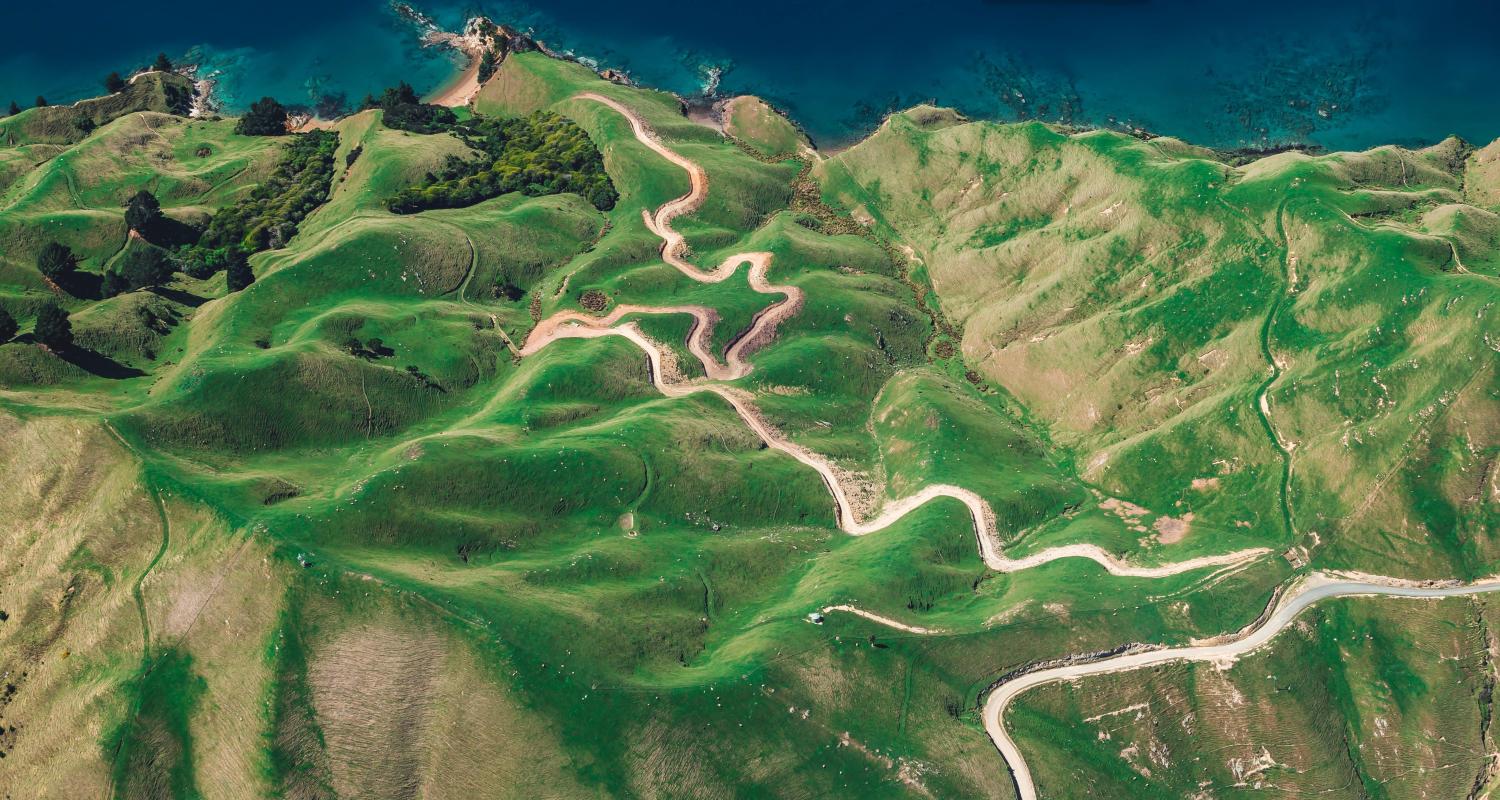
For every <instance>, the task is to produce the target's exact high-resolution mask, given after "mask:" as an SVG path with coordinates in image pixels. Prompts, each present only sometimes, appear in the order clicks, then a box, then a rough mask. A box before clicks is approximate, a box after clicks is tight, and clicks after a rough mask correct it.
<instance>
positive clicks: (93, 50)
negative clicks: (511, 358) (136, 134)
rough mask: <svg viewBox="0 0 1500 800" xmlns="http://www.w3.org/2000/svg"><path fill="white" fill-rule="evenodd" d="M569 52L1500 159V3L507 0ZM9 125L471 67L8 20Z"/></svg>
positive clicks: (451, 14) (90, 7)
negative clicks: (179, 64)
mask: <svg viewBox="0 0 1500 800" xmlns="http://www.w3.org/2000/svg"><path fill="white" fill-rule="evenodd" d="M414 5H415V6H416V7H417V8H419V9H420V10H422V11H423V12H425V13H427V14H429V15H431V16H432V17H434V18H435V19H436V20H438V22H439V23H441V24H442V25H444V26H445V27H449V28H457V27H459V26H461V24H462V22H463V20H464V19H465V18H466V17H468V16H469V15H471V14H474V13H485V14H488V15H489V16H490V17H491V18H493V19H495V20H496V21H497V22H506V23H509V24H512V25H515V26H516V27H518V28H521V29H523V30H530V31H532V32H533V33H534V34H535V35H536V36H537V37H538V38H540V39H541V40H542V41H544V42H545V43H547V44H548V45H549V46H551V47H553V48H554V49H559V50H565V51H571V52H573V53H574V54H576V55H578V56H580V57H586V58H588V59H590V60H592V61H595V62H597V63H598V64H599V65H601V66H610V67H615V68H620V69H624V70H626V71H628V72H629V73H631V74H632V75H633V76H634V77H635V78H636V79H637V80H638V81H640V82H642V83H646V84H649V85H654V86H659V87H662V88H666V89H671V90H673V91H676V92H679V93H681V94H685V95H686V94H692V93H696V92H700V91H702V90H703V88H704V86H705V85H706V84H710V83H712V82H714V81H715V80H717V82H718V88H719V90H720V91H721V92H725V93H744V92H749V93H755V94H759V95H761V96H763V97H766V98H768V99H769V100H771V101H772V102H773V103H775V104H776V105H778V106H779V107H781V108H783V109H785V110H787V111H788V112H789V113H791V115H792V116H793V117H794V118H795V119H796V120H797V121H798V122H800V123H801V124H802V125H803V126H804V127H805V128H806V129H807V130H808V131H809V132H810V133H811V134H812V135H813V137H814V138H815V139H816V140H818V142H819V143H820V144H824V145H837V144H840V143H844V142H847V141H849V140H850V139H852V138H855V137H857V136H859V135H861V134H862V133H864V132H866V131H868V130H869V129H870V128H871V127H872V126H873V125H874V124H875V123H877V122H878V121H879V120H880V118H881V117H882V116H883V115H884V114H885V113H886V112H887V111H889V110H891V109H895V108H901V107H905V106H908V105H911V104H914V103H917V102H923V101H935V102H938V103H940V104H944V105H952V106H956V107H958V108H959V109H960V110H962V111H964V112H965V113H967V114H969V115H971V116H976V117H990V118H998V119H1020V118H1038V119H1044V120H1048V121H1066V122H1072V123H1076V124H1086V125H1105V126H1116V125H1128V126H1135V127H1140V128H1144V129H1147V130H1150V131H1152V132H1155V133H1162V134H1170V135H1174V136H1180V137H1182V138H1185V139H1188V140H1190V141H1193V142H1196V143H1200V144H1207V145H1212V146H1217V147H1237V146H1250V145H1266V144H1273V145H1274V144H1287V143H1300V144H1315V145H1321V146H1323V147H1326V148H1329V149H1348V148H1363V147H1369V146H1373V145H1377V144H1384V143H1399V144H1409V145H1417V144H1423V143H1430V142H1433V141H1436V140H1438V139H1440V138H1442V137H1443V136H1445V135H1447V134H1450V133H1457V134H1459V135H1461V136H1464V137H1465V138H1467V139H1469V140H1470V141H1473V142H1488V141H1490V140H1491V139H1494V138H1496V137H1500V2H1495V0H1488V1H1487V2H1476V1H1475V0H1406V1H1405V2H1399V3H1398V2H1390V1H1389V0H1365V1H1364V2H1352V1H1351V0H1331V1H1325V2H1308V0H1301V1H1300V2H1289V1H1288V0H1261V2H1256V3H1245V2H1240V3H1233V4H1228V3H1223V4H1220V3H1212V2H1207V0H1200V1H1199V2H1190V1H1189V0H1092V1H1091V0H1051V1H1050V2H1048V1H1047V0H1034V1H1033V2H1022V1H1020V0H948V1H947V2H945V1H944V0H929V1H928V2H909V1H908V2H897V1H896V0H864V2H858V3H854V2H818V1H817V0H800V2H794V1H793V0H746V1H744V2H724V1H723V0H717V1H715V0H691V1H689V0H633V1H632V2H622V1H620V0H616V1H615V2H609V3H604V2H598V1H597V0H545V2H543V1H542V0H532V1H531V2H521V1H520V0H497V1H495V2H484V3H456V2H452V0H430V1H429V2H422V1H421V0H419V1H418V2H416V3H414ZM0 30H4V31H6V32H7V33H8V34H9V35H8V36H7V37H6V39H7V45H8V48H7V49H6V50H4V51H3V52H0V103H4V102H7V101H8V100H9V99H11V98H15V99H16V100H18V101H19V102H20V103H21V104H22V105H27V104H29V103H30V101H31V99H32V98H34V97H35V96H36V95H38V94H42V95H45V96H46V97H47V98H48V99H49V100H51V101H53V102H66V101H71V100H75V99H78V98H80V97H85V96H89V95H92V94H96V93H98V90H97V88H96V87H98V85H99V80H100V78H101V77H102V76H103V75H104V74H105V73H107V72H109V71H110V70H120V71H122V72H123V71H126V70H128V69H129V68H132V67H135V66H140V65H143V64H145V63H146V62H147V61H149V60H150V59H151V57H152V56H154V55H155V53H156V52H157V51H159V50H162V51H165V52H166V53H167V54H168V55H169V56H171V57H173V58H174V59H178V60H188V61H194V62H198V63H202V64H203V65H204V69H205V70H206V71H212V72H215V73H217V74H218V76H219V86H218V91H219V93H220V95H221V96H222V98H223V100H224V102H225V104H226V106H227V108H228V109H229V110H231V111H232V110H235V109H236V108H242V107H243V106H245V105H247V104H248V103H249V102H250V101H252V100H254V99H256V98H258V97H260V96H261V95H265V94H270V95H274V96H276V97H277V98H279V99H281V100H282V101H283V102H286V103H289V104H293V103H295V104H302V105H308V106H312V105H315V104H317V103H319V102H322V103H323V104H324V105H330V104H335V103H336V102H337V101H338V99H339V97H340V96H343V97H344V98H345V99H346V101H348V102H357V100H358V99H359V98H361V97H363V95H364V94H365V93H367V92H372V91H378V90H379V89H380V88H381V87H383V86H385V85H388V84H392V83H394V82H395V81H397V80H402V79H404V80H407V81H408V82H410V83H412V84H413V85H414V86H416V87H417V88H418V89H420V90H424V91H425V90H430V89H433V88H436V87H437V86H438V85H439V84H441V83H442V82H443V81H444V80H445V79H446V78H448V77H449V76H450V75H451V74H452V73H453V71H454V69H455V68H456V63H455V61H454V57H453V56H452V55H451V54H448V53H442V52H438V51H433V50H424V49H422V48H421V47H420V46H419V42H418V35H417V31H416V29H415V28H414V27H413V26H412V25H410V24H408V23H406V22H404V21H403V20H402V19H401V18H400V17H399V16H398V15H397V14H395V13H394V12H393V11H392V10H391V6H390V3H389V0H321V1H320V0H301V2H292V0H258V2H253V3H252V2H239V3H236V2H219V3H200V4H193V5H188V4H180V3H171V4H168V3H155V2H151V0H136V2H130V3H123V2H119V0H114V1H113V2H97V0H78V1H77V2H72V3H65V2H52V3H39V2H35V0H24V1H23V2H16V0H4V7H0Z"/></svg>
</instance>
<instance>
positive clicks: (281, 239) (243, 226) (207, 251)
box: [175, 131, 339, 292]
mask: <svg viewBox="0 0 1500 800" xmlns="http://www.w3.org/2000/svg"><path fill="white" fill-rule="evenodd" d="M338 146H339V135H338V134H337V133H334V132H333V131H311V132H309V133H303V134H298V135H297V136H296V137H295V138H293V139H292V141H291V142H290V143H288V144H287V146H286V149H285V150H284V151H283V153H282V156H281V163H280V164H277V165H276V169H275V171H274V172H272V173H271V175H270V177H268V178H266V180H265V181H264V182H262V183H261V184H260V185H259V186H257V187H255V190H254V191H252V192H250V194H248V195H246V196H245V197H243V198H241V199H240V200H239V201H238V202H236V203H235V204H234V205H232V206H229V207H228V208H225V209H223V210H221V211H220V212H219V213H218V214H215V215H214V218H213V219H212V220H210V221H209V223H208V227H207V228H206V229H205V230H204V231H203V235H202V236H200V237H199V238H198V241H197V243H196V244H193V245H191V246H188V247H183V248H180V249H179V250H178V251H177V255H176V258H175V261H176V265H177V268H178V269H181V270H182V271H183V272H186V273H187V274H188V275H191V276H193V277H195V278H206V277H208V276H210V275H212V274H214V273H215V272H218V271H219V270H221V269H222V270H227V271H228V275H227V278H228V280H229V290H230V291H232V292H237V291H239V290H240V289H243V288H245V287H246V286H249V285H250V284H251V283H252V282H253V281H254V280H255V276H254V274H253V273H252V272H251V271H250V262H249V257H250V255H251V254H252V253H258V252H260V251H261V250H268V249H272V248H277V247H283V246H285V245H286V243H287V242H288V241H290V240H291V238H292V237H293V236H295V235H297V226H298V225H299V224H301V222H302V220H303V219H305V218H306V217H307V215H308V214H310V213H312V211H313V209H316V208H317V207H318V206H320V205H322V204H323V202H324V201H325V200H327V199H328V190H329V187H330V186H331V185H332V184H333V172H334V158H333V154H334V151H336V150H338Z"/></svg>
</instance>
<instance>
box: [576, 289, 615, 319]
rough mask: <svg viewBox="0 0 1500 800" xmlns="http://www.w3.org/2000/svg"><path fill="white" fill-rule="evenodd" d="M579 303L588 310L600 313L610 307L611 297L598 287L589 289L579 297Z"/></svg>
mask: <svg viewBox="0 0 1500 800" xmlns="http://www.w3.org/2000/svg"><path fill="white" fill-rule="evenodd" d="M578 305H581V306H583V307H584V308H585V309H586V310H588V311H592V312H594V313H596V314H597V313H599V312H600V311H603V310H604V309H605V308H607V307H609V298H608V297H607V296H605V294H604V292H601V291H599V290H598V289H588V290H586V291H585V292H584V293H583V294H581V295H579V297H578Z"/></svg>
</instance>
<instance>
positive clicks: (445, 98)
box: [427, 52, 482, 108]
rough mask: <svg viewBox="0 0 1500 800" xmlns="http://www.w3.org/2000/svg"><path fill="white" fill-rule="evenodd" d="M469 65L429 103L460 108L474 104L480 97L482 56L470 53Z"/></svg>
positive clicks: (434, 95) (435, 94) (433, 96)
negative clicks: (480, 63) (475, 99)
mask: <svg viewBox="0 0 1500 800" xmlns="http://www.w3.org/2000/svg"><path fill="white" fill-rule="evenodd" d="M468 57H469V63H468V65H467V66H465V67H464V69H463V72H460V73H459V74H458V76H457V77H455V78H454V79H453V80H452V81H451V82H450V83H449V84H448V85H446V86H444V87H443V88H441V89H438V90H437V92H435V93H434V94H433V95H432V97H431V99H429V100H428V101H427V102H429V103H432V104H433V105H435V106H447V107H449V108H460V107H463V106H467V105H468V104H470V103H472V102H474V98H475V97H477V96H478V95H479V88H480V84H479V61H480V58H481V57H482V54H481V53H479V52H471V53H468Z"/></svg>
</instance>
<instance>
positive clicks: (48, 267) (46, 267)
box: [36, 242, 78, 283]
mask: <svg viewBox="0 0 1500 800" xmlns="http://www.w3.org/2000/svg"><path fill="white" fill-rule="evenodd" d="M36 268H37V271H39V272H41V273H42V275H43V276H44V277H46V278H47V279H48V280H50V281H52V282H53V283H57V282H58V281H62V280H66V279H67V278H69V277H71V276H72V274H73V271H74V270H76V269H77V268H78V257H77V256H75V255H73V251H72V250H69V249H68V246H67V245H65V244H61V243H59V242H48V243H46V244H45V245H43V246H42V251H41V252H40V253H37V256H36Z"/></svg>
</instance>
